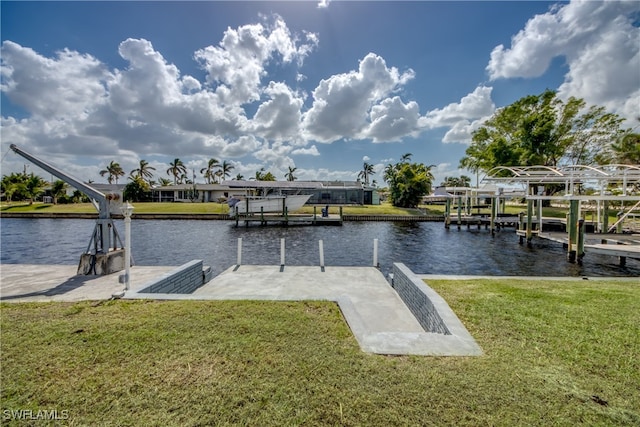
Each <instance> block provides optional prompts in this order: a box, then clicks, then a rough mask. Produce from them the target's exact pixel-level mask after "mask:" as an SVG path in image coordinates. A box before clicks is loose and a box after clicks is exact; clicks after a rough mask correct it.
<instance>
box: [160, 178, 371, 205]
mask: <svg viewBox="0 0 640 427" xmlns="http://www.w3.org/2000/svg"><path fill="white" fill-rule="evenodd" d="M247 194H252V195H268V194H311V198H310V199H309V201H308V202H307V203H308V204H320V205H336V204H339V205H347V204H356V205H363V204H364V205H372V204H375V205H378V204H380V196H379V194H378V190H377V189H376V188H374V187H369V186H365V185H363V184H362V183H361V182H358V181H237V180H233V181H224V182H223V183H222V184H195V185H194V184H178V185H167V186H164V187H157V188H154V189H152V195H153V201H155V202H205V203H206V202H220V201H224V200H226V199H227V198H229V197H230V196H234V195H235V196H238V195H239V196H242V195H247Z"/></svg>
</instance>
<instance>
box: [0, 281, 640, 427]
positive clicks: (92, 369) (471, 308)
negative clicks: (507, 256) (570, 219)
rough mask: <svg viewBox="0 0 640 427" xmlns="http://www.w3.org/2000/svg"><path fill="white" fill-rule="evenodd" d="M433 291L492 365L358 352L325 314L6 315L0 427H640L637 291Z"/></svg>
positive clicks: (320, 310) (105, 306)
mask: <svg viewBox="0 0 640 427" xmlns="http://www.w3.org/2000/svg"><path fill="white" fill-rule="evenodd" d="M430 284H431V285H432V286H433V287H434V288H435V289H436V290H437V291H438V292H439V293H440V294H441V295H442V296H443V297H445V299H446V300H447V301H448V302H449V304H450V305H451V306H452V308H453V309H454V311H455V312H456V313H457V314H458V316H459V317H460V318H461V320H462V321H463V322H464V323H465V325H466V326H467V328H468V329H469V331H470V332H471V334H472V335H473V336H474V337H475V338H476V340H477V341H478V343H479V344H480V345H481V346H482V348H483V350H484V352H485V355H484V356H481V357H417V356H402V357H388V356H379V355H371V354H365V353H362V352H361V351H360V349H359V347H358V345H357V343H356V341H355V339H354V338H353V336H352V334H351V332H350V331H349V328H348V327H347V325H346V324H345V322H344V320H343V318H342V316H341V313H340V310H339V308H338V307H337V306H336V305H335V304H333V303H330V302H298V303H294V302H266V301H164V302H161V301H123V300H116V301H109V302H103V303H92V302H80V303H46V304H35V303H34V304H7V303H4V304H0V322H1V323H0V326H1V331H2V348H1V359H2V370H1V371H0V379H1V384H2V391H1V403H0V406H1V409H2V411H0V413H1V414H0V416H5V414H6V412H5V410H19V409H24V410H32V411H34V413H36V411H37V410H54V409H55V410H57V411H58V412H59V413H60V412H61V411H68V415H69V420H67V421H65V423H68V424H71V425H113V426H116V425H117V426H127V425H131V426H137V425H145V426H147V425H149V426H151V425H157V426H189V425H192V426H196V425H200V426H204V425H238V424H240V425H252V426H253V425H260V426H267V425H269V426H271V425H277V426H281V425H310V426H311V425H346V426H355V425H367V426H391V425H407V426H413V425H438V426H439V425H442V426H450V425H456V426H478V425H496V426H514V425H527V426H548V425H562V426H564V425H567V426H573V425H589V426H591V425H602V426H609V425H621V426H624V425H628V426H637V425H640V410H639V408H640V393H638V384H640V358H638V354H640V310H638V301H640V287H639V286H637V285H636V284H634V283H631V282H621V281H613V280H611V281H607V280H598V281H571V282H569V281H566V282H550V281H549V282H545V281H504V280H478V281H437V282H431V283H430ZM42 424H43V425H46V423H42ZM3 425H25V424H24V423H19V422H15V423H14V424H12V422H11V421H10V420H7V419H6V417H5V419H4V420H3ZM37 425H41V424H40V423H38V424H37Z"/></svg>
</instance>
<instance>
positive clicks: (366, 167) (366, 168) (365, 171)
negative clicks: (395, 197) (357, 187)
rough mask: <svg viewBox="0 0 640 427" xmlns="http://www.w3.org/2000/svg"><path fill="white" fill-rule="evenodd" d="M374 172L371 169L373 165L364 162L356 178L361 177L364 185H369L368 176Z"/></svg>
mask: <svg viewBox="0 0 640 427" xmlns="http://www.w3.org/2000/svg"><path fill="white" fill-rule="evenodd" d="M373 174H375V171H374V170H373V165H372V164H370V163H367V162H364V164H363V165H362V170H361V171H360V173H359V174H358V178H362V179H363V180H364V185H369V176H370V175H373Z"/></svg>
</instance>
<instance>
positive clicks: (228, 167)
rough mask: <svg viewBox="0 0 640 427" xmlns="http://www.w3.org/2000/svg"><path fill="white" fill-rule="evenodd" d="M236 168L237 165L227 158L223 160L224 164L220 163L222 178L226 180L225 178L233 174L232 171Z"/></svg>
mask: <svg viewBox="0 0 640 427" xmlns="http://www.w3.org/2000/svg"><path fill="white" fill-rule="evenodd" d="M233 169H235V167H234V166H233V165H232V164H231V163H229V162H227V161H226V160H223V162H222V164H221V165H220V172H221V178H222V180H223V181H224V179H225V178H228V177H230V176H231V171H232V170H233Z"/></svg>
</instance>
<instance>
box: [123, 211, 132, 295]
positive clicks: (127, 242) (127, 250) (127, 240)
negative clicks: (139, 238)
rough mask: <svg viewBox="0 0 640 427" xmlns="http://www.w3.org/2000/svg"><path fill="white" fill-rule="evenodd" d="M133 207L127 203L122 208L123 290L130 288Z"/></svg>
mask: <svg viewBox="0 0 640 427" xmlns="http://www.w3.org/2000/svg"><path fill="white" fill-rule="evenodd" d="M132 213H133V206H132V205H131V204H130V203H129V202H127V203H126V204H125V205H124V206H123V207H122V214H123V215H124V290H125V291H128V290H129V289H130V287H131V214H132Z"/></svg>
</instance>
